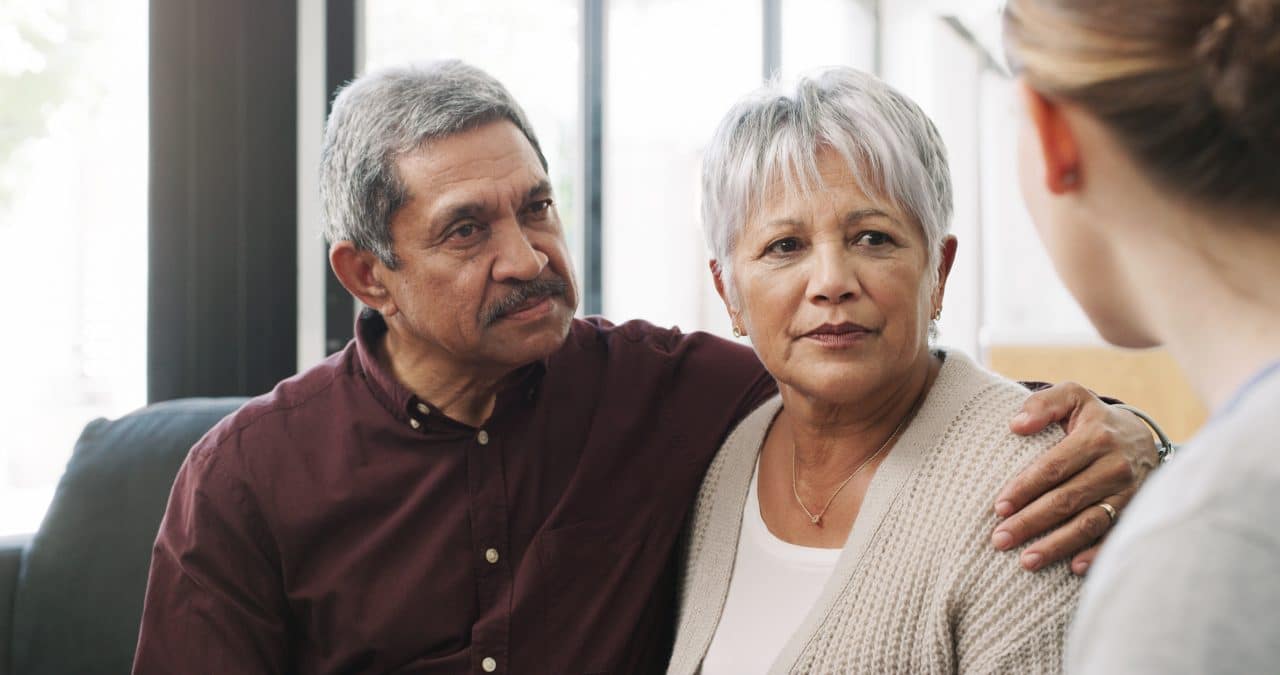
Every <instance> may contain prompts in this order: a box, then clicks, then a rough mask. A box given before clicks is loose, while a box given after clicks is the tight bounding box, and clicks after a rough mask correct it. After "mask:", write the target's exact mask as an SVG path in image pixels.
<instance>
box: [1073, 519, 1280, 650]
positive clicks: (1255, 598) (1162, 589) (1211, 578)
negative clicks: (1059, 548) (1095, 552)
mask: <svg viewBox="0 0 1280 675" xmlns="http://www.w3.org/2000/svg"><path fill="white" fill-rule="evenodd" d="M1266 527H1274V523H1243V522H1240V521H1239V520H1238V519H1230V518H1226V517H1224V516H1221V515H1215V514H1212V513H1209V514H1202V515H1197V516H1194V517H1192V518H1189V519H1186V520H1183V521H1179V522H1175V523H1171V524H1168V525H1165V526H1164V527H1161V528H1160V529H1157V530H1153V531H1151V532H1146V533H1143V534H1142V535H1140V536H1138V537H1136V538H1135V539H1134V540H1132V541H1126V542H1125V544H1126V546H1125V547H1124V549H1122V550H1119V551H1115V552H1114V553H1115V554H1116V555H1115V556H1114V557H1112V558H1111V559H1108V557H1107V553H1108V551H1105V550H1104V552H1103V558H1102V559H1100V560H1099V561H1098V564H1097V565H1095V569H1094V575H1097V576H1095V577H1094V578H1091V579H1090V580H1089V585H1088V591H1087V593H1086V599H1085V602H1084V604H1083V605H1082V607H1081V611H1080V614H1079V616H1078V617H1077V619H1076V622H1075V624H1074V625H1073V626H1072V632H1071V638H1070V640H1069V642H1068V645H1069V646H1068V654H1067V657H1068V660H1067V665H1068V670H1069V671H1070V672H1073V673H1103V672H1123V673H1137V674H1142V673H1208V672H1213V673H1237V672H1238V673H1262V672H1274V671H1275V669H1276V667H1277V660H1278V659H1280V618H1277V615H1276V608H1277V607H1280V577H1278V576H1277V575H1276V566H1277V563H1280V541H1278V538H1277V536H1276V534H1275V533H1274V532H1268V531H1266V529H1265V528H1266Z"/></svg>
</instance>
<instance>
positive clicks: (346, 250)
mask: <svg viewBox="0 0 1280 675" xmlns="http://www.w3.org/2000/svg"><path fill="white" fill-rule="evenodd" d="M329 266H330V267H332V268H333V274H334V276H336V277H338V281H339V282H341V283H342V286H343V287H344V288H346V289H347V291H348V292H350V293H351V295H354V296H355V297H356V299H357V300H359V301H360V302H362V303H364V305H365V306H366V307H369V308H372V309H376V310H378V313H380V314H382V315H383V316H384V317H390V316H392V315H394V314H395V313H396V311H397V307H396V303H395V299H394V298H392V297H391V293H389V292H388V291H387V287H386V285H385V284H384V283H383V282H382V280H381V279H380V276H381V275H380V274H379V272H380V271H384V270H386V265H384V264H383V263H382V261H381V260H379V259H378V256H376V255H374V254H373V253H372V252H371V251H366V250H363V249H360V248H357V247H356V245H355V244H354V243H353V242H350V241H339V242H335V243H334V244H333V246H330V247H329Z"/></svg>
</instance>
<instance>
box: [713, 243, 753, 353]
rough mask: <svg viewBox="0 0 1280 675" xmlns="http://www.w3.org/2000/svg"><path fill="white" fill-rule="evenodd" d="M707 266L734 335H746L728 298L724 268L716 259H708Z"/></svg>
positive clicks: (736, 311)
mask: <svg viewBox="0 0 1280 675" xmlns="http://www.w3.org/2000/svg"><path fill="white" fill-rule="evenodd" d="M707 266H708V267H710V268H711V280H712V282H714V283H715V285H716V293H717V294H718V295H719V296H720V301H721V302H723V303H724V309H725V311H726V312H728V313H729V321H731V322H733V332H734V334H735V335H738V336H742V335H746V330H745V329H744V328H743V327H742V326H741V325H739V322H738V310H736V309H734V307H733V302H732V301H731V300H730V299H729V291H728V290H727V289H726V288H725V283H724V268H723V267H721V266H720V263H719V262H717V261H716V260H714V259H713V260H710V261H708V263H707Z"/></svg>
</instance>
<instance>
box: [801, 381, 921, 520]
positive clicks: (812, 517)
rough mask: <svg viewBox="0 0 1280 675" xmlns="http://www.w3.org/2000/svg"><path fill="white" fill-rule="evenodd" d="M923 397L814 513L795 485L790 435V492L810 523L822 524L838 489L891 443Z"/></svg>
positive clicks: (837, 493) (860, 471) (846, 483)
mask: <svg viewBox="0 0 1280 675" xmlns="http://www.w3.org/2000/svg"><path fill="white" fill-rule="evenodd" d="M923 399H924V392H920V396H919V397H917V398H916V401H915V403H912V404H911V409H910V410H908V411H907V414H906V415H904V416H903V417H902V421H900V422H898V426H897V427H896V428H895V429H894V430H893V433H891V434H889V437H888V438H886V439H885V440H884V443H881V444H880V448H879V449H877V450H876V451H875V452H874V453H872V454H871V456H870V457H868V458H866V459H864V460H862V463H861V464H859V465H858V468H856V469H854V470H853V473H851V474H849V477H848V478H846V479H844V480H843V481H842V482H841V483H840V485H839V487H837V488H836V491H835V492H833V493H831V498H830V499H828V500H827V503H826V505H824V506H823V507H822V510H821V511H819V512H818V513H817V514H816V515H815V514H814V513H813V512H811V511H809V507H807V506H805V505H804V500H803V499H800V489H799V488H798V487H796V441H795V438H794V437H792V439H791V494H793V495H795V496H796V503H797V504H799V505H800V508H801V509H802V510H803V511H804V515H806V516H809V522H810V523H812V524H814V525H818V526H820V525H822V517H823V516H825V515H827V509H829V508H831V503H832V502H834V501H835V500H836V496H837V495H839V494H840V491H841V490H843V489H844V486H846V485H848V484H849V481H851V480H853V478H854V477H855V476H857V475H858V474H859V473H862V470H863V469H865V468H867V465H868V464H870V463H871V461H872V460H874V459H875V458H877V457H879V456H880V454H881V453H883V452H884V451H885V448H888V447H889V444H891V443H893V439H895V438H897V437H898V432H900V431H902V427H904V426H906V425H907V420H909V419H911V417H912V416H913V415H914V414H915V412H916V406H918V405H920V401H921V400H923Z"/></svg>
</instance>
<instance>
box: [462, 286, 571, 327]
mask: <svg viewBox="0 0 1280 675" xmlns="http://www.w3.org/2000/svg"><path fill="white" fill-rule="evenodd" d="M568 292H569V284H568V282H566V281H565V280H564V279H561V278H560V277H558V276H549V277H545V278H541V279H534V280H533V281H522V282H520V283H519V285H517V286H516V287H515V288H513V289H511V294H510V295H508V296H506V297H505V298H502V299H500V300H495V301H493V302H491V303H489V304H488V305H486V306H484V307H483V308H481V310H480V325H481V326H485V327H488V326H491V325H493V324H494V323H496V322H497V321H498V319H501V318H502V317H504V316H506V315H508V314H510V313H511V312H512V311H514V310H515V309H516V308H517V307H519V306H520V305H523V304H524V303H526V302H528V301H529V300H531V299H533V298H548V297H552V296H556V295H558V296H561V297H563V296H564V295H565V294H566V293H568Z"/></svg>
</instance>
